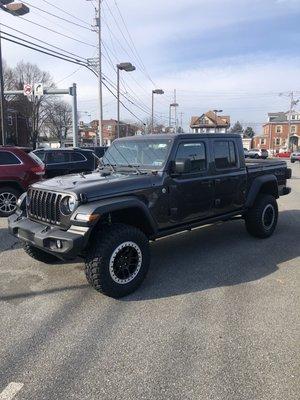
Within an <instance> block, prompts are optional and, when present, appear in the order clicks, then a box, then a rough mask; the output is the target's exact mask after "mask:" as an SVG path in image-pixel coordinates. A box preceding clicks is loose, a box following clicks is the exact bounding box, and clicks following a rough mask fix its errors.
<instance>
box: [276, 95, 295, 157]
mask: <svg viewBox="0 0 300 400" xmlns="http://www.w3.org/2000/svg"><path fill="white" fill-rule="evenodd" d="M279 96H287V97H289V98H290V99H291V101H290V109H289V120H288V122H289V123H288V135H287V151H289V150H290V139H291V126H292V113H293V110H294V106H296V105H297V104H298V103H299V101H300V100H299V99H297V100H295V98H294V92H290V93H288V94H286V93H279Z"/></svg>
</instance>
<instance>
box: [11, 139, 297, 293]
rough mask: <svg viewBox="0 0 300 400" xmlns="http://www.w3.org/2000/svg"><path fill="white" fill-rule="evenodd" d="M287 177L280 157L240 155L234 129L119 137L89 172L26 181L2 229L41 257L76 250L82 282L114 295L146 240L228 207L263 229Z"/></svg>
mask: <svg viewBox="0 0 300 400" xmlns="http://www.w3.org/2000/svg"><path fill="white" fill-rule="evenodd" d="M290 177H291V170H290V169H288V168H287V165H286V162H285V161H281V160H270V161H269V162H268V163H266V162H265V161H264V162H262V161H260V160H257V162H255V163H254V162H251V161H250V162H248V161H246V162H245V158H244V152H243V144H242V139H241V137H240V135H233V134H215V135H211V134H199V135H197V134H181V135H148V136H139V137H137V136H135V137H128V138H122V139H118V140H116V141H114V145H113V146H111V147H110V148H109V149H108V150H107V152H106V153H105V155H104V157H103V165H102V167H100V168H99V169H98V170H97V171H95V172H94V173H92V174H89V175H85V176H80V175H77V176H65V177H61V178H59V179H51V180H48V181H47V180H46V181H44V182H41V183H36V184H34V185H33V186H31V188H30V190H29V191H28V194H27V197H26V198H25V196H24V199H23V202H22V203H21V204H20V206H19V208H18V210H17V213H16V214H14V215H13V216H11V217H10V218H9V230H10V232H11V233H12V234H13V235H15V236H16V237H18V238H19V239H21V240H22V242H23V245H24V250H25V251H26V253H27V254H29V255H30V256H31V257H33V258H35V259H37V260H39V261H43V262H53V261H55V260H57V258H60V259H63V260H67V259H72V258H76V257H77V256H81V257H83V258H84V259H85V272H86V278H87V280H88V282H89V283H90V284H91V285H92V286H93V287H94V288H95V289H96V290H98V291H99V292H102V293H104V294H106V295H108V296H111V297H121V296H125V295H128V294H129V293H131V292H133V291H134V290H135V289H136V288H137V287H138V286H139V285H140V284H141V283H142V281H143V280H144V278H145V276H146V274H147V270H148V268H149V264H150V251H149V241H150V240H155V239H157V238H161V237H164V236H167V235H171V234H174V233H176V232H181V231H187V230H191V229H193V228H196V227H198V226H201V225H206V224H210V223H213V222H218V221H226V220H230V219H232V218H234V217H241V218H243V219H245V223H246V228H247V231H248V232H249V234H251V235H252V236H255V237H258V238H268V237H270V236H271V235H272V234H273V232H274V230H275V228H276V224H277V219H278V207H277V199H278V198H279V196H283V195H286V194H288V193H290V191H291V189H290V188H289V187H287V179H289V178H290ZM199 245H201V244H199Z"/></svg>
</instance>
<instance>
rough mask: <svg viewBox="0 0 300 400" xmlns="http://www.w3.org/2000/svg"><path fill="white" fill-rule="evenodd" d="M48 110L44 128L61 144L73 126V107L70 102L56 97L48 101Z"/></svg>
mask: <svg viewBox="0 0 300 400" xmlns="http://www.w3.org/2000/svg"><path fill="white" fill-rule="evenodd" d="M46 110H47V111H46V119H45V124H44V130H45V131H47V132H48V133H49V134H50V136H51V137H53V138H56V139H58V140H59V142H60V144H61V143H62V141H63V139H66V137H67V134H68V132H69V130H70V128H71V126H72V107H71V106H70V104H69V103H67V102H65V101H62V100H57V98H54V99H53V100H52V101H51V102H50V101H49V102H48V105H47V107H46Z"/></svg>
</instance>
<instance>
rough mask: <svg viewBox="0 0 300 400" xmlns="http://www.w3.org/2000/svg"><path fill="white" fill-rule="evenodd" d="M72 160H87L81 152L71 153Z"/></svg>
mask: <svg viewBox="0 0 300 400" xmlns="http://www.w3.org/2000/svg"><path fill="white" fill-rule="evenodd" d="M70 157H71V160H70V161H72V162H74V161H85V157H84V156H83V155H82V154H81V153H70Z"/></svg>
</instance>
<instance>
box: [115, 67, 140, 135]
mask: <svg viewBox="0 0 300 400" xmlns="http://www.w3.org/2000/svg"><path fill="white" fill-rule="evenodd" d="M135 69H136V68H135V66H134V65H132V64H131V63H130V62H125V63H120V64H118V65H117V103H118V104H117V107H118V109H117V137H118V138H119V137H120V71H125V72H132V71H135Z"/></svg>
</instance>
